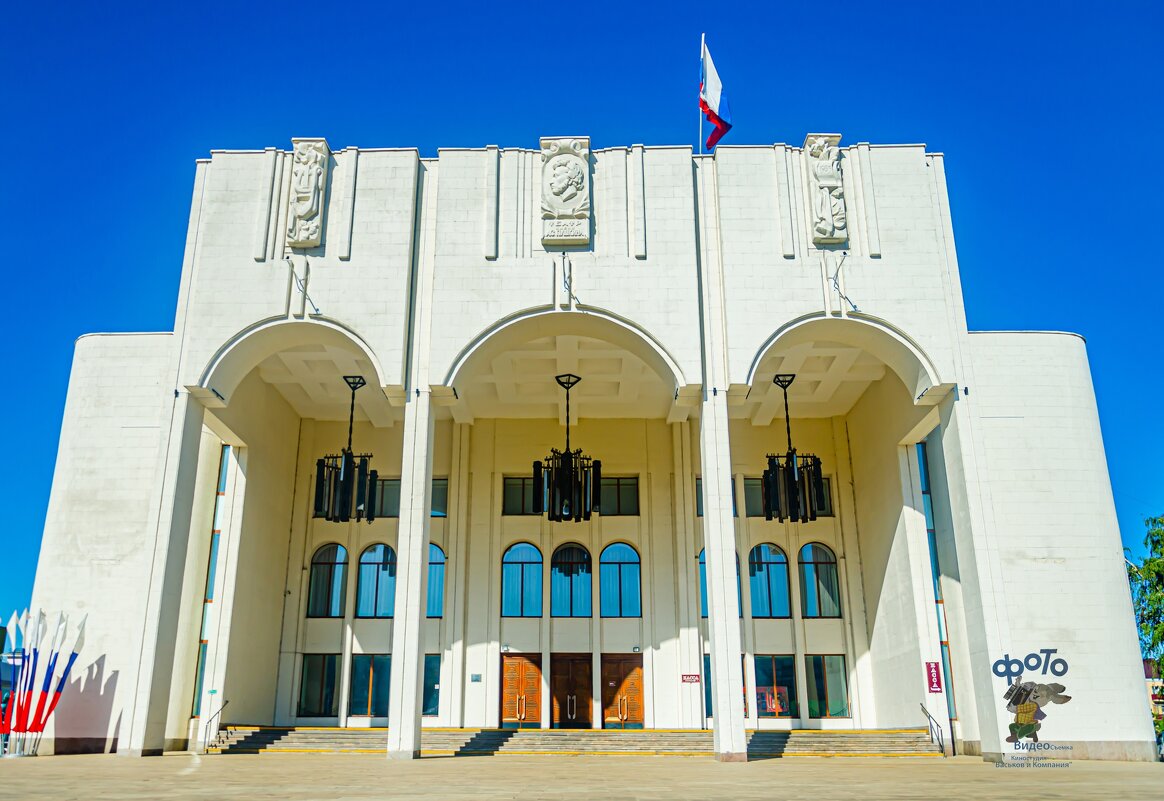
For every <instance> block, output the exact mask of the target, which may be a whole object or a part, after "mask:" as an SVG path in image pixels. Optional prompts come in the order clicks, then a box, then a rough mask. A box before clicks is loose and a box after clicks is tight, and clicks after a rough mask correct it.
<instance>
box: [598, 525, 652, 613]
mask: <svg viewBox="0 0 1164 801" xmlns="http://www.w3.org/2000/svg"><path fill="white" fill-rule="evenodd" d="M598 580H599V597H600V598H601V599H602V616H603V617H642V615H643V599H642V565H641V564H640V563H639V553H638V551H636V550H635V549H634V548H632V547H631V546H629V545H627V544H626V543H624V542H616V543H613V544H611V545H607V546H606V548H605V550H603V551H602V555H601V556H600V557H599V559H598Z"/></svg>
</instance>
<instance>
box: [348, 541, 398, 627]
mask: <svg viewBox="0 0 1164 801" xmlns="http://www.w3.org/2000/svg"><path fill="white" fill-rule="evenodd" d="M395 608H396V551H394V550H392V549H391V548H390V547H388V546H387V545H384V544H383V543H377V544H376V545H369V546H368V547H367V548H365V549H364V552H363V553H362V554H360V574H359V576H357V578H356V617H392V614H393V611H394V610H395Z"/></svg>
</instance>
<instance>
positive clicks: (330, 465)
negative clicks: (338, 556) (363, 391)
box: [311, 375, 380, 523]
mask: <svg viewBox="0 0 1164 801" xmlns="http://www.w3.org/2000/svg"><path fill="white" fill-rule="evenodd" d="M344 381H345V382H346V383H347V385H348V388H349V389H351V391H352V404H351V408H350V410H349V411H348V446H347V447H346V448H344V449H343V450H341V451H340V452H339V453H338V454H329V455H327V456H324V457H323V458H321V459H317V460H316V462H315V503H314V504H313V505H312V513H311V516H312V517H322V518H323V519H324V520H327V521H329V522H332V523H347V522H348V521H350V520H351V519H352V518H353V517H354V518H355V519H356V520H357V521H359V520H365V519H366V520H367V521H368V522H369V523H371V522H372V521H373V520H375V519H376V513H377V511H378V510H377V509H376V504H377V501H378V499H379V493H378V492H377V489H378V486H377V485H378V484H379V480H380V479H379V474H378V473H377V472H376V471H375V470H371V469H369V465H370V462H371V459H372V454H370V453H361V454H356V453H354V452H353V451H352V426H353V425H354V423H355V419H356V390H358V389H359V388H360V387H362V386H364V385H365V384H367V382H366V381H365V380H364V377H363V376H362V375H345V376H344Z"/></svg>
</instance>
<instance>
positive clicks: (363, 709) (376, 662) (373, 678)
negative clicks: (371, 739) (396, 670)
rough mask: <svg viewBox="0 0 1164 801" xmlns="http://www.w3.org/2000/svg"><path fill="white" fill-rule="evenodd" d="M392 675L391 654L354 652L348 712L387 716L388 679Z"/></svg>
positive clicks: (379, 716)
mask: <svg viewBox="0 0 1164 801" xmlns="http://www.w3.org/2000/svg"><path fill="white" fill-rule="evenodd" d="M391 677H392V655H391V654H352V686H351V692H349V693H348V712H349V713H350V714H352V715H370V716H372V717H377V718H382V717H387V716H388V687H389V685H388V681H389V679H390V678H391Z"/></svg>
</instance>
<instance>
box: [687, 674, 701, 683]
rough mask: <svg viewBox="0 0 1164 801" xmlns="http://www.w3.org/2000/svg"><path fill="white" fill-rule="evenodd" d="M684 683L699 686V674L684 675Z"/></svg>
mask: <svg viewBox="0 0 1164 801" xmlns="http://www.w3.org/2000/svg"><path fill="white" fill-rule="evenodd" d="M683 683H684V684H699V674H698V673H684V674H683Z"/></svg>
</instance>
